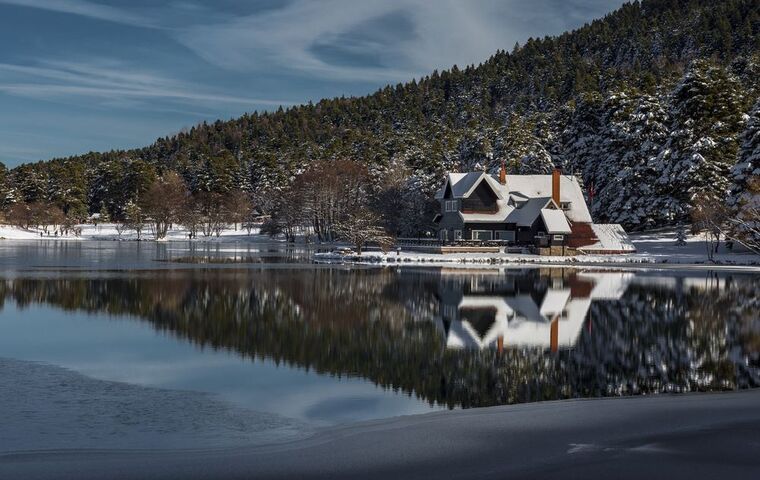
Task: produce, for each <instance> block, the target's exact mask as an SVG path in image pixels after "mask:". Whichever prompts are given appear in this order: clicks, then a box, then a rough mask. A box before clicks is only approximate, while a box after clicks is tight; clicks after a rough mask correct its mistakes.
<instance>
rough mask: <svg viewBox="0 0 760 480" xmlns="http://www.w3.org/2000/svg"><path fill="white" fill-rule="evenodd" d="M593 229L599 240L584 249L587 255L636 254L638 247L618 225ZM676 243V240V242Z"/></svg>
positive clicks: (599, 224)
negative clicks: (605, 252) (605, 253)
mask: <svg viewBox="0 0 760 480" xmlns="http://www.w3.org/2000/svg"><path fill="white" fill-rule="evenodd" d="M591 228H592V229H593V230H594V234H595V235H596V238H598V239H599V241H598V242H596V243H595V244H593V245H588V246H586V247H582V248H581V250H583V251H584V252H587V253H594V252H599V251H609V252H631V253H633V252H635V251H636V246H635V245H634V244H633V242H631V239H630V236H629V235H628V234H627V233H626V232H625V230H623V227H622V226H621V225H619V224H617V223H609V224H603V223H593V224H591ZM673 243H675V240H674V242H673Z"/></svg>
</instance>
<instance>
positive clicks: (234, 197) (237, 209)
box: [224, 190, 253, 235]
mask: <svg viewBox="0 0 760 480" xmlns="http://www.w3.org/2000/svg"><path fill="white" fill-rule="evenodd" d="M224 206H225V209H226V212H227V220H228V221H229V223H232V225H233V226H234V228H235V231H237V229H238V224H242V223H243V222H244V221H245V220H246V219H247V218H248V215H249V214H250V212H251V210H253V204H252V203H251V199H250V197H249V196H248V194H247V193H245V192H244V191H242V190H232V191H231V192H229V193H228V194H227V195H226V198H225V200H224ZM249 235H250V232H249Z"/></svg>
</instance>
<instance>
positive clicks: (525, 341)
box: [439, 270, 634, 352]
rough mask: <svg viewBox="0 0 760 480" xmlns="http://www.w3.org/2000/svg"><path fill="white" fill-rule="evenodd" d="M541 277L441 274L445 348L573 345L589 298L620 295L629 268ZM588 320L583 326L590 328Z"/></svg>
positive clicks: (629, 276) (630, 275) (630, 276)
mask: <svg viewBox="0 0 760 480" xmlns="http://www.w3.org/2000/svg"><path fill="white" fill-rule="evenodd" d="M555 272H556V273H559V275H554V276H551V275H550V274H551V271H549V272H548V274H547V275H545V276H540V275H539V276H538V278H535V276H533V275H522V274H518V275H504V274H502V273H499V272H493V273H492V275H490V276H489V275H488V274H487V273H486V274H483V273H481V274H478V275H473V276H470V277H462V276H461V274H460V273H459V272H456V271H455V273H454V275H455V276H454V278H446V276H442V280H441V282H440V287H439V299H440V305H441V308H440V311H441V320H442V327H443V329H444V331H445V333H446V346H447V347H449V348H481V349H482V348H489V347H493V346H494V345H495V346H496V347H497V349H498V350H499V351H500V352H502V351H503V350H504V348H505V345H506V346H517V347H542V348H549V349H550V350H551V351H552V352H557V351H558V350H559V349H560V347H571V346H573V345H575V343H576V341H577V340H578V337H579V335H580V332H581V328H582V327H583V324H584V322H585V320H586V318H587V316H588V312H589V309H590V307H591V303H592V301H593V300H619V299H620V298H621V297H622V296H623V293H624V292H625V290H626V288H627V286H628V284H629V283H630V282H631V280H632V279H633V277H634V275H633V273H630V272H622V273H621V272H597V273H576V272H569V273H568V272H563V271H562V270H556V271H555ZM591 325H592V324H591V323H589V324H588V328H589V329H590V328H591Z"/></svg>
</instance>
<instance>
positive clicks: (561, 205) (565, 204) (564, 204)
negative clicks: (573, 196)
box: [559, 202, 571, 210]
mask: <svg viewBox="0 0 760 480" xmlns="http://www.w3.org/2000/svg"><path fill="white" fill-rule="evenodd" d="M570 203H571V202H559V208H561V209H562V210H570Z"/></svg>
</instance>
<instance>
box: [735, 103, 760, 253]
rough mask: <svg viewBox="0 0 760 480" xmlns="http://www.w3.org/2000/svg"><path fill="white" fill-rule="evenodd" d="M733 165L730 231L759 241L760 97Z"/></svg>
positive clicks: (754, 242)
mask: <svg viewBox="0 0 760 480" xmlns="http://www.w3.org/2000/svg"><path fill="white" fill-rule="evenodd" d="M741 140H742V143H741V148H740V149H739V154H738V156H737V162H736V165H734V167H733V169H732V170H731V177H732V182H733V183H732V186H731V196H730V197H729V201H728V205H729V207H730V208H731V211H732V215H733V220H734V228H733V234H734V235H736V236H737V237H738V238H739V239H741V240H743V241H746V242H750V243H751V244H752V245H760V101H758V102H757V103H755V106H754V108H753V109H752V112H751V113H750V116H749V120H748V121H747V128H746V129H745V130H744V132H743V133H742V136H741Z"/></svg>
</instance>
